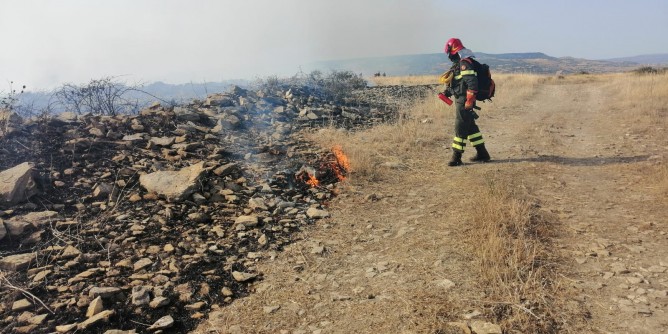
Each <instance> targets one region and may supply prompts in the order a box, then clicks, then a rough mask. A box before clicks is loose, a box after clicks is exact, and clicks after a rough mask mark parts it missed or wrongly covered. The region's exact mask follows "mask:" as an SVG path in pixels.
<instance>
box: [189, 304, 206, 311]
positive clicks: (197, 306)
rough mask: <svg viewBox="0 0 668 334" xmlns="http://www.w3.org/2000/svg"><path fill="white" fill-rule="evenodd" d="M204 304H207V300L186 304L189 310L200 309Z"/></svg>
mask: <svg viewBox="0 0 668 334" xmlns="http://www.w3.org/2000/svg"><path fill="white" fill-rule="evenodd" d="M204 306H206V303H205V302H197V303H194V304H190V305H186V306H185V309H186V310H188V311H199V310H201V309H202V308H203V307H204Z"/></svg>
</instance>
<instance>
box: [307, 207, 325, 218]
mask: <svg viewBox="0 0 668 334" xmlns="http://www.w3.org/2000/svg"><path fill="white" fill-rule="evenodd" d="M306 215H307V216H308V217H309V218H314V219H320V218H326V217H329V212H327V211H326V210H319V209H316V208H308V210H306Z"/></svg>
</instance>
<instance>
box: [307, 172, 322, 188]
mask: <svg viewBox="0 0 668 334" xmlns="http://www.w3.org/2000/svg"><path fill="white" fill-rule="evenodd" d="M306 184H308V185H310V186H311V187H317V186H319V185H320V181H318V179H317V178H316V177H315V175H313V174H311V173H309V174H308V180H306Z"/></svg>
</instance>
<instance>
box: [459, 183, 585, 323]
mask: <svg viewBox="0 0 668 334" xmlns="http://www.w3.org/2000/svg"><path fill="white" fill-rule="evenodd" d="M486 179H487V180H489V181H488V182H489V185H488V188H487V189H486V191H482V192H481V193H478V195H477V197H478V205H477V208H476V211H475V213H474V214H473V217H472V224H471V231H470V233H469V234H468V241H469V244H470V245H471V247H472V252H473V253H474V255H475V261H476V266H477V269H478V272H479V282H480V284H481V288H482V289H484V291H485V293H486V295H487V300H484V301H477V302H478V303H480V304H481V305H482V306H483V307H485V309H486V311H487V312H489V313H490V314H489V316H490V317H491V318H495V319H496V321H498V322H499V324H500V325H501V326H502V327H503V328H504V329H505V330H506V331H509V330H516V331H519V332H522V333H556V332H558V331H559V330H561V329H562V328H563V327H564V326H565V324H563V323H561V320H559V319H569V318H571V316H570V314H568V313H569V312H571V311H569V310H568V307H567V305H564V300H566V298H565V297H564V294H565V293H567V291H568V290H567V289H566V288H565V287H564V286H562V284H561V283H560V281H559V279H558V277H557V275H558V274H557V269H558V261H559V258H558V254H557V253H556V252H555V249H553V247H552V245H551V243H550V239H551V238H552V237H553V236H554V234H555V228H556V227H555V221H554V219H550V218H548V217H545V216H543V215H541V213H540V212H539V210H538V209H537V205H536V204H535V203H534V202H533V201H532V200H529V199H528V198H527V197H526V196H525V195H524V194H521V193H518V192H517V191H516V190H515V189H518V188H517V187H512V186H511V185H508V184H503V183H501V182H499V181H495V178H494V176H488V177H487V178H486ZM573 312H576V311H573ZM565 315H569V316H565Z"/></svg>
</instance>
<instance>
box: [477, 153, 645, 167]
mask: <svg viewBox="0 0 668 334" xmlns="http://www.w3.org/2000/svg"><path fill="white" fill-rule="evenodd" d="M649 157H650V156H649V155H636V156H629V157H585V158H573V157H560V156H558V155H541V156H537V157H533V158H512V159H496V160H492V161H490V163H512V162H550V163H554V164H559V165H568V166H602V165H613V164H626V163H634V162H641V161H647V160H648V159H649Z"/></svg>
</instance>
